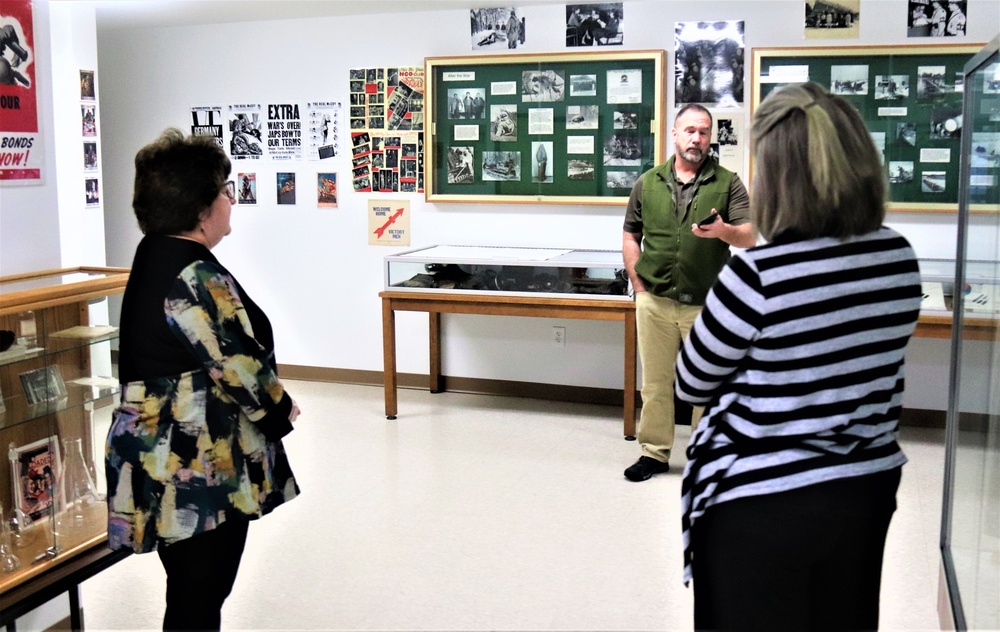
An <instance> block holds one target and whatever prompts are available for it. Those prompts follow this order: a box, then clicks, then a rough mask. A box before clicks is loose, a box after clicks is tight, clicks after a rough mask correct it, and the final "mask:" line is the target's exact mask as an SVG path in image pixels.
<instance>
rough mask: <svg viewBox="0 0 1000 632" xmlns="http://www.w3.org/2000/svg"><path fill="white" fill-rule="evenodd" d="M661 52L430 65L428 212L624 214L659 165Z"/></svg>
mask: <svg viewBox="0 0 1000 632" xmlns="http://www.w3.org/2000/svg"><path fill="white" fill-rule="evenodd" d="M665 60H666V53H665V52H664V51H662V50H645V51H643V50H639V51H615V52H608V53H589V52H580V53H552V54H530V55H495V56H490V57H485V56H466V57H428V58H426V59H425V60H424V65H425V69H424V72H425V77H426V93H425V98H426V101H427V104H426V105H427V107H426V110H425V111H426V115H427V116H426V118H427V120H426V127H425V129H426V130H427V134H428V142H427V144H426V147H425V163H424V164H425V167H424V169H425V173H424V182H425V188H424V194H425V198H426V200H427V201H428V202H465V203H484V202H496V203H522V204H577V205H582V204H592V205H624V204H626V203H627V202H628V196H629V193H630V191H631V188H632V184H633V183H634V182H635V180H636V179H638V177H639V176H640V175H641V174H642V173H643V172H644V171H646V170H648V169H650V168H652V167H654V166H655V165H658V164H660V163H662V162H663V161H664V159H665V157H664V156H665V148H664V146H665V143H664V132H665V121H666V116H665V112H666V103H665V100H666V94H665V92H664V82H663V72H664V68H665Z"/></svg>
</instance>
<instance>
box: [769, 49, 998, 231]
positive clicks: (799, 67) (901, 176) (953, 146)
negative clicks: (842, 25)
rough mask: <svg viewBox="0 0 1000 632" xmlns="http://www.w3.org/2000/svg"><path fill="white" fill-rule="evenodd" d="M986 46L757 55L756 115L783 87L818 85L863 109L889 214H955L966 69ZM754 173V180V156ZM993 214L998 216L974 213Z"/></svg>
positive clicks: (778, 51)
mask: <svg viewBox="0 0 1000 632" xmlns="http://www.w3.org/2000/svg"><path fill="white" fill-rule="evenodd" d="M982 46H983V45H982V44H958V45H934V46H922V45H920V46H916V45H913V46H855V47H836V48H818V47H783V48H754V49H753V50H752V66H751V75H750V80H751V101H750V110H751V116H752V114H753V112H755V111H756V109H757V107H758V106H759V105H760V103H761V101H762V100H763V98H764V97H766V96H767V95H768V94H769V93H770V92H771V91H773V90H775V89H777V88H778V87H780V86H781V85H786V84H788V83H801V82H804V81H814V82H816V83H819V84H820V85H822V86H823V87H825V88H826V89H827V90H828V91H830V92H832V93H836V94H839V95H840V96H842V97H844V98H845V99H846V100H847V101H849V102H850V103H852V104H854V105H855V106H856V107H857V108H858V111H859V112H860V113H861V116H862V118H863V119H864V120H865V125H866V126H867V127H868V131H869V132H871V133H872V134H873V140H875V143H876V146H880V147H879V148H880V149H881V150H882V155H883V158H884V161H883V162H884V164H885V173H886V178H887V182H888V190H887V193H888V196H887V203H886V210H887V211H897V212H950V213H955V212H957V211H958V192H959V163H960V157H961V133H962V131H963V130H962V117H961V114H962V95H963V92H962V77H963V69H964V67H965V64H966V62H968V61H969V59H971V58H972V56H973V55H975V54H976V53H977V52H978V51H979V50H980V49H981V48H982ZM956 117H957V118H956ZM966 127H968V126H966ZM750 173H751V177H752V174H753V158H752V156H751V162H750ZM990 211H994V212H995V209H993V208H992V207H982V208H977V209H974V212H990Z"/></svg>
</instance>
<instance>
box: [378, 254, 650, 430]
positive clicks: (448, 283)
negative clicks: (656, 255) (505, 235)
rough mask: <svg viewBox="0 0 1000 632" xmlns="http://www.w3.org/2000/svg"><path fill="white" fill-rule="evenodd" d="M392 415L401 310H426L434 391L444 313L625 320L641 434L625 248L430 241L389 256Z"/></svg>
mask: <svg viewBox="0 0 1000 632" xmlns="http://www.w3.org/2000/svg"><path fill="white" fill-rule="evenodd" d="M384 275H385V291H383V292H380V293H379V297H380V298H381V299H382V352H383V375H384V379H385V415H386V418H387V419H396V413H397V403H398V402H397V399H396V388H397V381H396V379H397V376H396V312H426V313H427V315H428V325H429V327H428V329H429V332H428V342H429V350H430V354H429V355H430V363H429V364H430V366H429V372H428V386H429V388H430V391H431V392H432V393H439V392H441V391H443V390H445V381H444V379H443V375H442V373H441V339H442V336H443V335H444V332H443V327H442V324H441V315H442V314H476V315H484V316H518V317H539V318H570V319H579V320H604V321H618V322H621V323H622V324H623V330H624V332H623V333H624V350H625V353H624V358H623V359H624V364H623V376H624V379H623V381H624V389H623V401H622V422H623V423H622V431H623V433H624V435H625V438H626V439H630V440H631V439H634V438H635V410H636V359H637V354H636V329H635V303H634V302H633V301H632V297H631V296H630V289H631V288H630V287H629V283H628V277H627V275H626V274H625V264H624V262H623V261H622V253H621V251H619V250H573V249H560V248H507V247H492V246H429V247H427V248H419V249H416V250H410V251H408V252H402V253H399V254H394V255H389V256H387V257H386V258H385V270H384Z"/></svg>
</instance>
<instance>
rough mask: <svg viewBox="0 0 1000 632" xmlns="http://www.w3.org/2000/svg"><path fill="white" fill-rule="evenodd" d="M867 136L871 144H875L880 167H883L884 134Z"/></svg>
mask: <svg viewBox="0 0 1000 632" xmlns="http://www.w3.org/2000/svg"><path fill="white" fill-rule="evenodd" d="M868 135H869V136H871V137H872V142H873V143H875V149H877V150H878V160H879V162H880V163H882V165H883V166H884V165H885V137H886V133H885V132H868Z"/></svg>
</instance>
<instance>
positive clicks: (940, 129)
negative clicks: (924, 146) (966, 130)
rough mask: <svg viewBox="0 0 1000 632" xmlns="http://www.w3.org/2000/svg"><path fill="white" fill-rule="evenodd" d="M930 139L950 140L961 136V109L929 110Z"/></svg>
mask: <svg viewBox="0 0 1000 632" xmlns="http://www.w3.org/2000/svg"><path fill="white" fill-rule="evenodd" d="M930 118H931V128H930V137H931V138H932V139H934V140H942V139H944V140H952V139H956V138H960V137H961V136H962V108H961V107H952V108H938V109H936V110H931V115H930Z"/></svg>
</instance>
